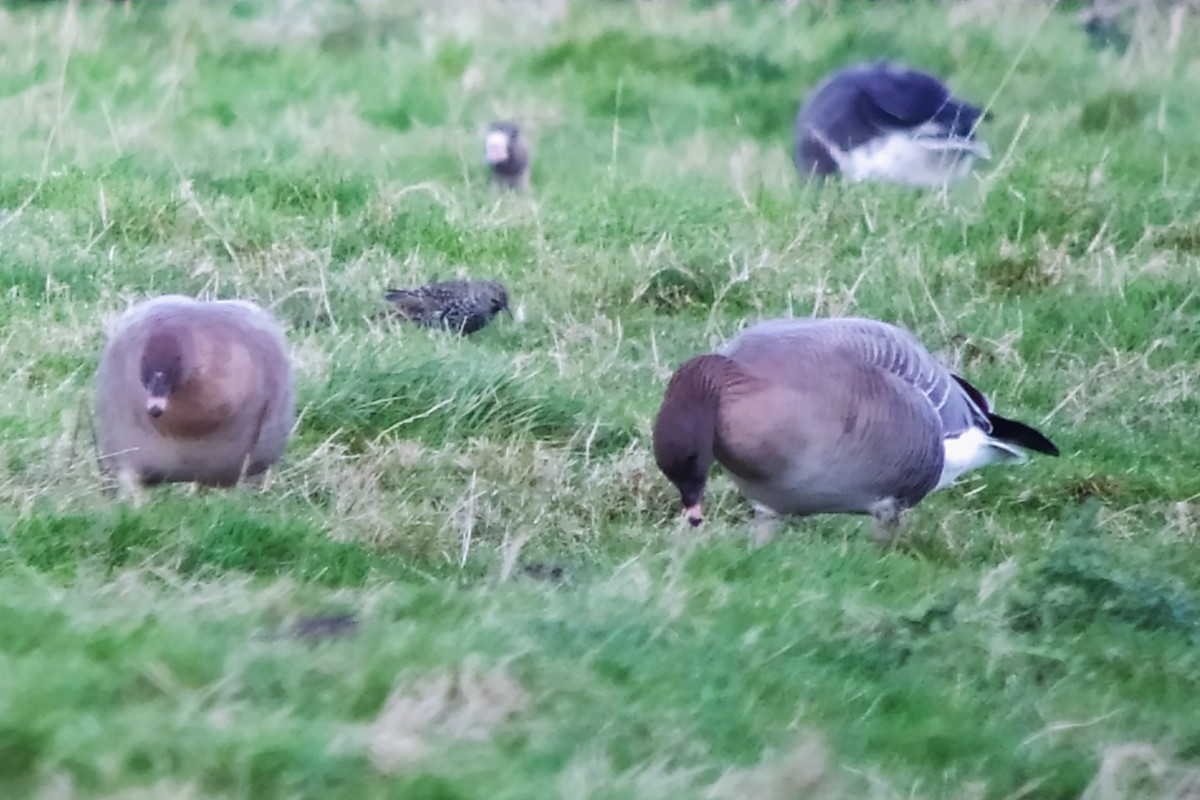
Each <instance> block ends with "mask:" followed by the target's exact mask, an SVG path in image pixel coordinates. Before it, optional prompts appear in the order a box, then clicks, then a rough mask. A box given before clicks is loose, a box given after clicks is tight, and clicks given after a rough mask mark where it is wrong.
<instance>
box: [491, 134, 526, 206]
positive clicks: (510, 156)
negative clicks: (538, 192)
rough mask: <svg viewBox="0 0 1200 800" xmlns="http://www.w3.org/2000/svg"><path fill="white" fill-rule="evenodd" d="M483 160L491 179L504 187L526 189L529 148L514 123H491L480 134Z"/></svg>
mask: <svg viewBox="0 0 1200 800" xmlns="http://www.w3.org/2000/svg"><path fill="white" fill-rule="evenodd" d="M483 160H484V161H485V162H487V165H488V166H489V167H490V168H491V170H492V179H493V180H494V181H495V182H496V184H497V185H499V186H503V187H505V188H507V189H518V190H524V189H528V188H529V148H528V147H526V146H525V141H524V140H523V139H522V138H521V129H520V128H519V127H517V124H516V123H515V122H493V123H492V124H491V125H489V126H488V129H487V134H485V135H484V137H483Z"/></svg>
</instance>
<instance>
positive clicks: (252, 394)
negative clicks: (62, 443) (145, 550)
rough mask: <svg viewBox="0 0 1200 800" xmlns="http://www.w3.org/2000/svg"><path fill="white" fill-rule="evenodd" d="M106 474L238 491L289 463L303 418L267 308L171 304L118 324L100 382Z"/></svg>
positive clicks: (166, 301)
mask: <svg viewBox="0 0 1200 800" xmlns="http://www.w3.org/2000/svg"><path fill="white" fill-rule="evenodd" d="M96 389H97V403H96V421H97V426H96V427H97V436H96V440H97V446H98V447H99V449H100V463H101V465H102V467H103V469H104V470H105V471H106V472H108V473H110V474H115V475H116V477H117V480H118V482H119V484H120V487H121V491H122V493H123V494H125V495H126V496H129V497H130V498H131V499H132V500H133V501H134V502H135V503H138V502H140V499H141V498H140V492H139V489H140V487H141V486H150V485H154V484H157V483H164V482H178V481H195V482H196V483H197V484H199V485H202V486H230V485H233V484H236V483H238V481H240V480H242V479H243V478H246V477H250V476H254V475H258V474H260V473H262V472H264V471H265V470H266V469H267V468H268V467H270V466H271V465H272V464H274V463H275V462H276V461H277V460H278V459H279V458H280V456H282V455H283V451H284V448H285V447H286V446H287V440H288V437H289V436H290V435H291V431H292V423H293V421H294V419H295V401H294V398H293V394H292V374H291V364H290V363H289V360H288V355H287V352H286V344H285V342H284V338H283V333H282V331H281V330H280V329H279V326H278V325H277V324H276V322H275V320H274V319H273V318H272V317H271V316H270V315H269V314H268V313H267V312H266V311H264V310H263V309H262V308H260V307H259V306H257V305H255V304H253V303H249V302H245V301H240V300H216V301H199V300H193V299H192V298H189V297H182V296H178V295H168V296H164V297H157V298H154V299H151V300H147V301H145V302H142V303H139V304H137V305H135V306H133V307H132V308H130V309H129V310H128V311H126V312H125V313H124V314H123V315H122V316H121V317H120V318H119V319H118V320H117V322H116V324H115V325H114V327H113V330H112V332H111V334H110V336H109V339H108V343H107V345H106V346H105V348H104V352H103V354H102V355H101V357H100V366H99V369H98V371H97V375H96Z"/></svg>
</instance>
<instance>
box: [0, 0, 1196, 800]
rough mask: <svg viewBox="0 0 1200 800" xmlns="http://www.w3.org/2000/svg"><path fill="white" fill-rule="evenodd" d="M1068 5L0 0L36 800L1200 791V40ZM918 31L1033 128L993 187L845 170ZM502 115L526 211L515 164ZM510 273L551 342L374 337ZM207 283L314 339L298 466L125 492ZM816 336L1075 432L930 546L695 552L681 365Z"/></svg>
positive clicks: (523, 324)
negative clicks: (143, 359)
mask: <svg viewBox="0 0 1200 800" xmlns="http://www.w3.org/2000/svg"><path fill="white" fill-rule="evenodd" d="M443 6H445V8H443ZM1072 13H1073V11H1072V10H1071V9H1067V8H1065V7H1064V8H1059V9H1054V10H1051V9H1050V8H1049V7H1048V6H1047V5H1046V4H1043V3H1032V2H1026V0H1004V1H1003V2H1001V1H1000V0H994V1H991V0H970V2H961V3H954V4H944V3H936V4H934V3H927V2H908V3H868V2H834V1H833V0H827V1H826V2H809V3H804V2H801V3H795V2H791V3H768V2H762V3H751V2H736V3H735V2H729V3H700V2H696V3H692V4H686V3H683V2H653V3H621V2H600V0H596V1H595V2H579V3H568V2H566V0H560V1H559V2H554V0H540V2H535V1H534V0H527V1H525V2H521V1H520V0H510V1H509V2H501V1H500V0H473V1H472V2H471V3H469V4H468V3H461V4H460V3H444V4H442V3H436V2H429V3H425V4H421V3H416V2H383V1H382V0H357V2H326V3H319V2H304V0H278V2H266V0H263V1H262V2H258V1H257V0H254V1H243V0H239V2H227V3H198V2H192V3H186V2H177V3H151V2H147V3H134V4H133V5H132V6H130V5H128V4H107V3H97V4H94V5H93V4H85V5H83V6H80V7H76V6H74V5H66V4H60V3H45V4H41V3H38V4H31V5H13V6H7V7H5V8H4V9H3V10H2V11H0V114H2V116H3V119H4V135H3V137H0V209H3V210H4V213H3V214H2V215H0V290H2V291H0V334H2V336H0V382H2V389H0V430H2V431H3V435H2V436H0V797H3V798H6V800H7V799H8V798H37V800H70V799H71V798H114V799H115V798H125V799H129V800H132V799H133V798H144V799H145V800H149V799H150V798H154V799H155V800H157V799H158V798H187V799H188V800H210V799H211V800H217V799H218V798H254V800H261V799H269V798H327V797H339V798H403V799H404V800H451V799H452V798H453V799H454V800H467V799H469V798H470V799H473V798H488V799H489V800H497V799H500V800H503V799H506V798H512V799H513V800H516V799H518V798H564V800H574V799H575V798H595V799H596V800H601V799H603V798H613V799H614V800H615V799H616V798H622V799H623V798H664V799H665V798H671V799H672V800H675V799H676V798H706V799H708V800H712V799H713V798H731V799H735V800H737V799H740V798H766V799H767V800H771V799H773V798H799V797H817V798H901V797H905V798H907V797H920V798H938V797H945V798H1014V799H1015V798H1022V797H1028V798H1077V797H1081V796H1086V797H1087V798H1088V799H1089V800H1116V798H1184V797H1193V796H1195V795H1194V794H1192V795H1188V794H1185V792H1186V791H1187V790H1186V789H1184V788H1181V787H1183V786H1184V785H1185V784H1188V782H1190V784H1188V785H1190V786H1191V787H1192V789H1191V791H1193V792H1195V791H1200V789H1197V786H1200V766H1198V765H1200V699H1198V698H1200V556H1198V554H1197V549H1198V545H1200V469H1198V466H1197V456H1198V454H1200V426H1198V425H1197V420H1198V419H1200V386H1198V385H1197V380H1198V375H1197V365H1198V360H1200V295H1198V293H1197V291H1198V290H1197V286H1200V281H1198V278H1200V271H1198V265H1200V148H1198V147H1197V146H1196V143H1197V138H1196V131H1197V129H1198V128H1200V90H1198V89H1197V85H1198V84H1197V77H1198V76H1200V37H1198V36H1197V33H1200V25H1198V24H1197V22H1196V21H1195V20H1194V19H1190V18H1189V19H1184V20H1183V23H1184V26H1183V28H1182V31H1181V35H1177V36H1173V35H1172V32H1171V30H1170V24H1169V18H1168V17H1167V16H1165V15H1160V14H1159V12H1154V11H1147V12H1146V13H1144V14H1142V15H1141V16H1139V17H1138V18H1137V19H1136V20H1134V22H1135V23H1136V24H1133V25H1132V27H1131V30H1132V32H1133V42H1132V44H1131V46H1130V48H1129V49H1128V50H1127V51H1126V52H1124V53H1123V54H1122V53H1118V52H1115V51H1113V50H1100V49H1095V48H1093V47H1091V46H1090V45H1089V43H1088V41H1087V38H1086V37H1085V35H1084V34H1083V33H1082V31H1081V30H1080V28H1079V27H1078V26H1077V24H1076V23H1075V21H1074V20H1073V17H1072ZM880 56H887V57H894V58H899V59H903V60H905V61H907V62H909V63H912V64H914V65H918V66H921V67H924V68H926V69H930V70H934V71H937V72H939V73H941V74H943V75H945V76H946V77H947V79H948V81H949V82H950V84H951V85H952V87H953V88H954V89H955V90H956V91H957V92H958V93H960V94H961V95H963V96H965V97H967V98H969V99H973V100H976V101H978V102H981V103H988V104H990V106H991V108H992V111H993V114H994V116H993V118H992V120H991V121H990V122H989V123H987V124H986V125H985V128H984V136H985V137H986V138H987V139H988V141H989V142H990V143H991V145H992V149H993V152H994V153H995V158H994V159H993V160H992V162H990V163H989V164H987V165H986V166H985V168H984V169H983V170H982V171H981V172H980V175H979V177H978V179H972V180H970V181H968V182H966V183H965V184H964V185H962V186H960V187H957V188H955V189H954V190H952V191H951V192H949V193H948V194H945V195H938V194H929V195H920V194H916V193H914V192H911V191H907V190H903V189H895V188H886V187H883V188H881V187H868V186H844V185H839V184H833V185H830V186H828V187H827V188H825V189H823V190H819V191H814V190H813V189H811V188H808V189H806V188H804V187H801V186H800V185H799V184H798V182H797V181H796V179H795V175H794V173H793V170H792V167H791V164H790V157H789V154H788V146H789V140H790V125H791V120H792V117H793V115H794V114H795V111H796V108H797V106H798V103H799V101H800V99H801V98H802V97H803V95H804V93H805V92H806V91H807V90H808V89H809V88H811V87H812V85H813V84H814V83H815V82H816V80H817V79H818V78H819V77H820V76H821V75H822V74H824V73H825V72H826V71H828V70H830V69H832V68H834V67H837V66H840V65H842V64H845V63H847V62H849V61H851V60H855V59H859V58H875V57H880ZM497 117H514V118H516V119H518V120H520V121H521V122H522V123H523V124H524V125H525V127H526V129H527V131H528V135H529V138H530V139H531V141H532V143H533V146H534V148H535V165H534V170H533V184H534V192H533V194H532V195H531V196H530V197H528V198H516V197H512V196H501V195H499V194H497V193H496V192H494V191H493V190H492V189H491V187H490V186H489V185H488V182H487V176H486V174H485V172H484V171H483V169H482V167H481V135H482V131H483V128H484V126H485V125H486V123H487V122H488V121H489V120H491V119H493V118H497ZM464 275H470V276H475V277H492V278H498V279H501V280H503V281H505V282H506V283H507V284H508V286H509V287H510V290H511V293H512V297H513V304H514V308H515V310H516V312H517V313H515V314H514V315H513V318H512V319H508V318H505V317H501V318H500V319H499V321H498V322H497V323H496V324H495V325H493V326H492V327H491V328H488V329H487V330H486V331H484V332H482V333H480V334H478V335H477V336H474V337H471V338H470V339H460V338H457V337H454V336H450V335H445V334H442V333H439V332H431V331H425V330H419V329H414V328H408V327H401V326H397V325H394V324H391V323H389V322H386V321H381V320H380V319H379V318H378V317H377V314H378V312H379V311H380V310H382V308H383V306H382V292H383V290H384V289H385V288H386V287H388V286H392V285H401V286H403V285H412V284H417V283H423V282H426V281H428V280H433V279H440V278H449V277H456V276H464ZM164 292H181V293H188V294H197V295H211V296H219V297H234V296H237V297H245V298H251V299H255V300H257V301H259V302H262V303H264V304H267V305H269V306H270V307H272V308H273V309H274V310H275V312H276V313H277V314H278V315H279V316H280V318H281V319H282V320H283V321H284V323H285V325H286V327H287V330H288V335H289V340H290V343H291V345H292V348H293V354H294V360H295V364H296V367H297V381H298V392H299V408H300V421H299V424H298V428H297V432H296V435H295V437H294V438H293V440H292V443H291V446H290V449H289V452H288V455H287V456H286V458H285V461H284V463H283V464H282V465H281V467H280V469H278V470H277V471H276V472H275V473H274V474H273V475H272V476H271V479H270V480H269V481H268V483H267V485H266V487H265V489H264V490H262V491H258V490H254V489H244V490H237V491H232V492H209V493H202V494H199V495H193V494H191V493H189V491H188V488H187V487H183V486H176V487H167V488H164V489H161V490H157V491H155V492H154V493H153V496H152V499H151V502H149V503H147V504H146V505H145V506H144V507H142V508H140V509H138V510H132V509H130V508H127V507H124V506H122V505H121V504H118V503H117V502H116V500H115V499H114V498H112V497H111V496H109V495H107V494H106V493H105V492H104V491H103V488H102V485H101V482H100V479H99V476H98V474H97V470H96V465H95V461H94V459H93V453H92V444H91V434H90V431H89V415H88V409H89V407H90V405H91V403H92V394H91V381H92V376H93V374H94V370H95V365H96V360H97V358H98V354H99V351H100V347H101V345H102V343H103V341H104V331H105V326H106V324H108V323H109V322H110V321H111V320H112V319H113V318H114V317H115V316H116V315H117V314H119V313H120V312H121V311H122V310H123V309H124V308H125V307H126V305H127V304H128V303H129V302H131V301H134V300H137V299H140V298H142V297H145V296H147V295H152V294H156V293H164ZM789 314H793V315H808V314H816V315H836V314H858V315H865V316H871V317H877V318H880V319H884V320H888V321H892V322H896V323H898V324H901V325H904V326H906V327H908V328H910V329H912V330H913V331H914V332H915V333H917V335H918V336H919V337H920V338H921V339H922V340H923V341H924V342H926V343H927V344H928V345H929V347H930V348H931V349H932V350H934V351H935V352H937V353H938V354H939V355H940V356H942V357H943V358H944V359H945V361H946V362H947V363H948V364H951V365H953V366H954V367H956V368H957V369H959V370H961V371H962V372H963V374H965V375H966V376H968V377H969V378H970V379H971V380H972V381H973V382H975V383H977V384H978V385H979V386H980V387H981V388H983V389H984V390H985V391H987V392H988V393H989V394H990V395H992V397H993V400H994V404H995V405H996V406H997V407H998V408H999V409H1002V410H1003V411H1005V412H1006V413H1009V414H1010V415H1011V416H1014V417H1017V418H1019V419H1023V420H1025V421H1027V422H1029V423H1031V424H1034V425H1037V426H1038V427H1040V428H1041V429H1042V430H1044V431H1045V432H1046V433H1047V434H1048V435H1049V436H1050V437H1051V438H1052V439H1054V440H1055V442H1056V443H1057V444H1058V445H1059V446H1060V447H1061V449H1062V451H1063V456H1062V457H1061V458H1059V459H1049V458H1039V459H1036V460H1034V461H1033V462H1032V463H1030V464H1029V465H1027V466H1025V467H1022V468H1017V469H1003V468H993V469H990V470H985V471H981V472H977V473H974V474H972V475H970V476H969V477H968V478H967V479H965V480H963V481H962V483H961V485H959V486H957V487H955V488H952V489H950V490H947V491H944V492H940V493H938V494H937V495H935V496H933V497H931V498H929V499H928V500H927V501H926V502H924V503H923V504H922V505H921V506H919V507H918V508H917V509H915V510H914V511H913V512H912V513H911V514H910V515H909V518H908V520H907V524H906V528H905V533H904V540H903V543H902V545H901V546H899V547H898V548H895V549H891V550H886V551H885V550H880V549H879V548H878V547H876V546H875V545H874V544H873V543H872V542H871V537H870V536H869V533H868V531H869V525H868V522H867V521H865V520H863V519H861V518H850V517H825V518H816V519H810V520H802V521H795V522H792V523H790V524H789V525H788V527H787V528H786V530H785V531H784V532H783V533H782V534H781V535H780V537H778V538H777V539H776V541H775V542H774V543H772V544H771V545H770V546H768V547H766V548H764V549H762V550H758V551H755V550H753V549H752V548H751V547H750V544H749V526H748V524H747V523H748V519H749V508H748V506H747V504H746V503H744V502H743V501H742V500H740V499H739V497H738V496H737V494H736V493H735V492H734V490H733V488H732V485H731V484H730V483H729V481H728V480H727V479H726V478H725V477H723V476H721V475H720V474H719V473H718V475H717V476H716V477H715V478H714V481H713V484H712V486H711V489H710V500H709V509H708V512H709V513H708V518H709V522H708V523H707V524H706V526H705V527H704V529H702V530H701V531H692V530H685V529H683V528H682V527H681V525H680V522H679V520H678V519H677V517H676V514H677V506H678V497H677V495H675V494H674V492H673V490H671V488H670V487H669V485H668V484H667V483H666V481H665V479H663V478H662V476H661V475H659V474H658V472H657V470H656V468H655V467H654V464H653V461H652V459H651V457H650V454H649V429H650V421H651V420H652V418H653V415H654V413H655V411H656V410H657V406H658V402H659V401H660V399H661V397H662V389H663V387H664V385H665V379H666V378H667V376H668V375H669V374H670V372H671V370H672V369H673V368H674V366H676V365H677V364H678V363H680V362H681V361H683V360H684V359H686V358H688V357H690V356H691V355H694V354H696V353H698V352H701V351H704V350H707V349H709V348H711V347H713V346H715V345H718V344H719V343H720V342H722V341H723V340H724V339H726V338H727V337H729V336H731V335H732V334H733V333H735V332H736V331H737V330H738V329H739V328H740V327H742V326H744V325H745V324H747V323H748V322H751V321H754V320H757V319H759V318H763V317H772V316H780V315H789ZM346 614H352V615H354V619H355V621H356V622H357V625H356V626H353V627H349V626H346V625H342V626H338V625H336V624H333V623H332V622H331V623H330V624H329V625H327V626H325V627H326V628H329V629H331V630H325V631H324V632H325V633H329V634H330V635H325V636H321V635H318V634H320V633H322V632H323V629H322V628H321V626H319V625H313V624H311V618H313V617H323V616H326V615H346ZM305 620H309V623H305ZM335 621H336V620H335ZM314 628H317V629H318V630H315V631H314V630H313V629H314ZM333 634H339V635H333Z"/></svg>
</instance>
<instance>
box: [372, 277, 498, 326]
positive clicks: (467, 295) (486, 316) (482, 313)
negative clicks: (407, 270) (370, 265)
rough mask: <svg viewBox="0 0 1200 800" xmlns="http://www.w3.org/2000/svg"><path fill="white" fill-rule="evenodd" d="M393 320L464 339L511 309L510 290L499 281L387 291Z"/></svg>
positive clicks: (441, 282)
mask: <svg viewBox="0 0 1200 800" xmlns="http://www.w3.org/2000/svg"><path fill="white" fill-rule="evenodd" d="M385 298H386V299H387V301H388V302H389V303H391V304H392V308H391V312H392V314H393V315H394V316H397V317H400V318H401V319H406V320H409V321H410V322H414V323H416V324H417V325H420V326H422V327H425V328H445V329H447V330H450V331H454V332H455V333H461V334H463V335H464V336H465V335H467V334H471V333H475V332H476V331H478V330H481V329H483V328H484V327H486V326H487V324H488V323H489V322H491V321H492V317H494V316H496V315H497V314H499V313H500V312H501V311H508V312H509V313H510V314H511V313H512V312H511V311H510V310H509V307H508V290H507V289H505V288H504V285H503V284H502V283H500V282H499V281H487V280H456V281H440V282H438V283H431V284H429V285H427V286H418V287H417V288H415V289H388V291H387V294H386V295H385Z"/></svg>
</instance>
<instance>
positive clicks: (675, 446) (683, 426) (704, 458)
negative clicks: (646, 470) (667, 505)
mask: <svg viewBox="0 0 1200 800" xmlns="http://www.w3.org/2000/svg"><path fill="white" fill-rule="evenodd" d="M718 360H719V361H726V359H724V358H723V357H722V356H698V357H696V358H693V359H692V360H691V361H688V362H687V363H685V364H684V365H683V366H682V367H680V368H679V369H678V370H677V371H676V372H675V375H674V376H673V377H672V378H671V382H670V383H669V384H668V385H667V392H666V395H665V396H664V397H663V402H662V406H661V407H660V408H659V410H658V417H657V418H656V419H655V420H654V460H655V462H656V463H657V464H658V468H659V469H660V470H662V473H663V474H664V475H666V476H667V480H669V481H670V482H671V483H673V484H675V488H677V489H678V490H679V496H680V500H681V501H682V503H683V515H684V517H686V518H687V521H688V522H689V523H690V524H691V525H693V526H698V525H700V524H701V523H702V522H704V507H703V502H704V490H705V487H706V486H707V485H708V472H709V470H710V469H711V468H712V462H713V439H714V438H715V436H716V430H717V393H716V387H717V386H718V384H717V383H716V380H715V378H716V376H714V374H713V372H714V369H719V368H720V364H719V363H718Z"/></svg>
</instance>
